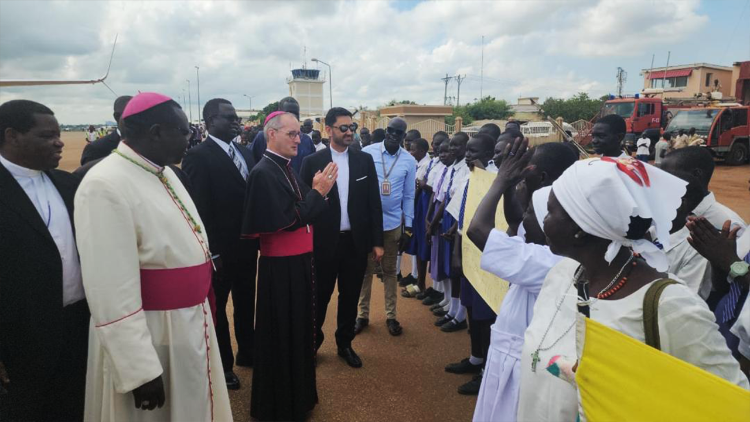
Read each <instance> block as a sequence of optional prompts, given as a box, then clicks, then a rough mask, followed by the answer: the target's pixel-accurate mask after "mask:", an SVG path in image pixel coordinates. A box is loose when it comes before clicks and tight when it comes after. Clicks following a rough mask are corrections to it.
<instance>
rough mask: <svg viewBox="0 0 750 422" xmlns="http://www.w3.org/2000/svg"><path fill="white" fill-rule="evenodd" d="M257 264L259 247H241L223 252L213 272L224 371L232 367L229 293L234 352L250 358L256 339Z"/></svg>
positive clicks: (218, 335) (218, 339) (220, 350)
mask: <svg viewBox="0 0 750 422" xmlns="http://www.w3.org/2000/svg"><path fill="white" fill-rule="evenodd" d="M257 268H258V250H257V249H256V248H254V247H252V248H243V253H242V254H232V255H226V256H225V255H222V267H221V268H220V269H219V270H218V271H214V274H213V287H214V294H215V295H216V341H217V342H218V343H219V354H220V355H221V363H222V365H223V366H224V371H225V372H226V371H231V370H232V368H233V367H234V353H233V352H232V339H231V336H230V335H229V321H228V318H227V302H228V301H229V293H230V292H231V293H232V304H233V305H234V336H235V338H236V339H237V354H238V355H239V354H242V355H245V356H246V357H249V359H250V361H252V357H253V348H254V341H255V328H254V327H255V275H256V271H257Z"/></svg>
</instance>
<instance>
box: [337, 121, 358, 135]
mask: <svg viewBox="0 0 750 422" xmlns="http://www.w3.org/2000/svg"><path fill="white" fill-rule="evenodd" d="M334 127H337V128H338V129H339V130H340V131H341V133H346V132H347V131H348V130H351V131H352V133H354V132H356V131H357V128H358V127H359V125H357V124H356V123H352V124H350V125H341V126H334Z"/></svg>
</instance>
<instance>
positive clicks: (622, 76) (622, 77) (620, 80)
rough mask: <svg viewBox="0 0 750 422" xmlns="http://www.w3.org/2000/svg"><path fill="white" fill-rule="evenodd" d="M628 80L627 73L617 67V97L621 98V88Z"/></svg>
mask: <svg viewBox="0 0 750 422" xmlns="http://www.w3.org/2000/svg"><path fill="white" fill-rule="evenodd" d="M627 80H628V72H626V71H625V70H624V69H623V68H621V67H618V68H617V96H618V97H622V86H623V85H624V84H625V81H627Z"/></svg>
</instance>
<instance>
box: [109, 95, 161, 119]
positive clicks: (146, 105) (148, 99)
mask: <svg viewBox="0 0 750 422" xmlns="http://www.w3.org/2000/svg"><path fill="white" fill-rule="evenodd" d="M167 101H172V99H171V98H169V97H167V96H166V95H162V94H158V93H156V92H142V93H139V94H138V95H136V96H135V97H133V98H132V99H131V100H130V101H129V102H128V105H127V106H125V110H123V112H122V117H121V118H123V119H124V118H126V117H130V116H132V115H134V114H138V113H143V112H144V111H146V110H148V109H150V108H153V107H156V106H158V105H159V104H164V103H166V102H167Z"/></svg>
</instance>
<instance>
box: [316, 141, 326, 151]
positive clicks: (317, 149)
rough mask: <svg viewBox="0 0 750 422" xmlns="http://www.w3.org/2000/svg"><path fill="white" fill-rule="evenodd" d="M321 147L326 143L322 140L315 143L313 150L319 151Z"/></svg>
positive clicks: (324, 147) (324, 146)
mask: <svg viewBox="0 0 750 422" xmlns="http://www.w3.org/2000/svg"><path fill="white" fill-rule="evenodd" d="M321 149H326V144H324V143H323V142H322V141H321V142H320V143H319V144H317V145H315V151H320V150H321Z"/></svg>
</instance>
